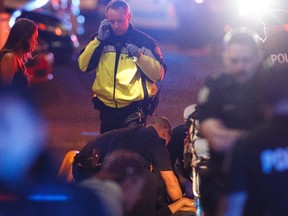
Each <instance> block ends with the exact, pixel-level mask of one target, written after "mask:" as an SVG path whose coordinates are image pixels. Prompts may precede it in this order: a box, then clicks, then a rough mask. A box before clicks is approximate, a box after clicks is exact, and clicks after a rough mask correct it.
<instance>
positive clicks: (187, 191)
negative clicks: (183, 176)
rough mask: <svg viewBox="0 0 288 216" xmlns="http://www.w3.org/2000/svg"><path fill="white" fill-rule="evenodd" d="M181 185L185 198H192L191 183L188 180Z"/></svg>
mask: <svg viewBox="0 0 288 216" xmlns="http://www.w3.org/2000/svg"><path fill="white" fill-rule="evenodd" d="M181 185H182V187H183V188H184V190H185V197H188V198H193V197H194V195H193V191H192V182H191V181H189V180H185V181H184V182H183V183H182V184H181Z"/></svg>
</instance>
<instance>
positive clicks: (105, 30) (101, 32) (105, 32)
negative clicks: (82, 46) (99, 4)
mask: <svg viewBox="0 0 288 216" xmlns="http://www.w3.org/2000/svg"><path fill="white" fill-rule="evenodd" d="M109 36H110V23H109V21H108V20H107V19H104V20H102V21H101V23H100V26H99V29H98V35H97V38H98V39H99V40H101V41H106V40H107V39H108V38H109Z"/></svg>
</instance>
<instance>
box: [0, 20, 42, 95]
mask: <svg viewBox="0 0 288 216" xmlns="http://www.w3.org/2000/svg"><path fill="white" fill-rule="evenodd" d="M37 38H38V27H37V25H36V24H35V23H34V22H33V21H31V20H29V19H26V18H20V19H18V20H17V21H16V22H15V24H14V25H13V26H12V28H11V30H10V33H9V35H8V38H7V41H6V43H5V44H4V46H3V47H2V48H1V50H0V89H2V88H6V87H12V88H16V89H18V90H19V91H21V92H26V91H27V90H28V89H29V86H30V80H29V75H28V73H27V70H26V67H25V63H26V62H27V61H28V59H29V58H32V55H31V52H32V51H33V50H34V48H35V47H36V46H37V45H38V42H37Z"/></svg>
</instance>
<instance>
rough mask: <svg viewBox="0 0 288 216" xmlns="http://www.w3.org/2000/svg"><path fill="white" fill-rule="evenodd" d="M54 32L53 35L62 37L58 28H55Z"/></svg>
mask: <svg viewBox="0 0 288 216" xmlns="http://www.w3.org/2000/svg"><path fill="white" fill-rule="evenodd" d="M54 32H55V34H56V35H58V36H60V35H62V30H61V28H59V27H56V28H55V30H54Z"/></svg>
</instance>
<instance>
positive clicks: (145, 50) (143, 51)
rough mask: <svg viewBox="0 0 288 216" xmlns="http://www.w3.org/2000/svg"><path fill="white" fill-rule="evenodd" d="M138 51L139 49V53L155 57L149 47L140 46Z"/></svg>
mask: <svg viewBox="0 0 288 216" xmlns="http://www.w3.org/2000/svg"><path fill="white" fill-rule="evenodd" d="M140 51H141V53H143V54H144V55H146V56H149V57H151V58H153V59H155V56H154V55H153V53H152V52H151V50H150V49H147V48H146V47H142V48H141V49H140Z"/></svg>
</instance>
